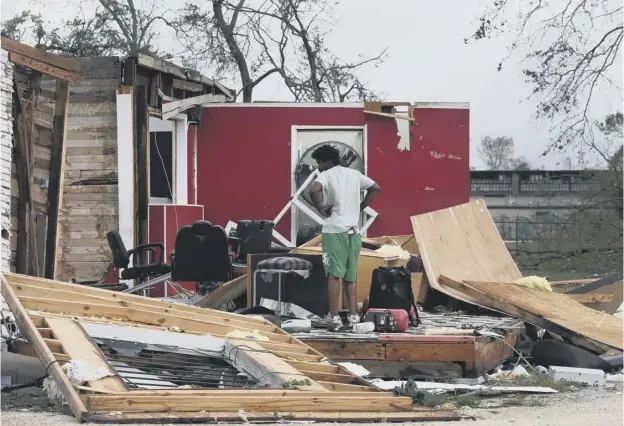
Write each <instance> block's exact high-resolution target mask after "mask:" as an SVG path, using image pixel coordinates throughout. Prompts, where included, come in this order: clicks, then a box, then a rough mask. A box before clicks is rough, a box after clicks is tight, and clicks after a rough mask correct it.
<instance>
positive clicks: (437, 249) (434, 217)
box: [411, 200, 624, 353]
mask: <svg viewBox="0 0 624 426" xmlns="http://www.w3.org/2000/svg"><path fill="white" fill-rule="evenodd" d="M411 220H412V226H413V229H414V235H415V237H416V241H417V243H418V247H419V249H420V254H421V256H422V261H423V265H424V267H425V272H426V275H427V278H428V281H429V284H430V285H431V287H433V288H434V289H436V290H439V291H441V292H443V293H445V294H448V295H449V296H452V297H454V298H456V299H459V300H463V301H465V302H469V303H472V304H475V305H478V306H482V307H486V308H489V309H492V310H495V311H499V312H503V313H506V314H509V315H511V316H514V317H516V318H521V319H523V320H525V321H527V322H529V323H532V324H534V325H536V326H538V327H541V328H544V329H547V330H549V331H552V332H553V333H556V334H558V335H560V336H562V337H564V338H565V339H567V340H568V341H570V342H572V343H574V344H575V345H577V346H580V347H583V348H585V349H588V350H590V351H592V352H594V353H604V352H606V350H608V348H609V347H611V348H615V349H619V350H621V349H622V347H623V345H622V340H623V339H622V336H623V334H624V329H623V327H622V321H621V320H619V319H618V318H615V317H614V316H613V315H610V314H608V313H604V312H598V311H595V310H593V309H590V308H588V307H585V306H583V305H582V304H580V303H578V302H577V301H575V300H572V298H570V297H568V296H566V295H561V294H556V293H552V292H548V291H539V290H535V289H532V288H528V287H524V286H521V285H517V284H515V281H516V280H518V279H520V278H522V274H521V273H520V271H519V270H518V267H517V266H516V264H515V262H514V260H513V258H512V257H511V254H510V253H509V251H508V250H507V246H506V245H505V242H504V241H503V240H502V239H501V237H500V235H499V233H498V230H497V229H496V225H495V224H494V222H493V221H492V218H491V216H490V213H489V212H488V209H487V207H486V205H485V202H484V201H483V200H476V201H472V202H470V203H466V204H461V205H459V206H455V207H451V208H448V209H443V210H438V211H435V212H431V213H425V214H421V215H418V216H413V217H412V218H411Z"/></svg>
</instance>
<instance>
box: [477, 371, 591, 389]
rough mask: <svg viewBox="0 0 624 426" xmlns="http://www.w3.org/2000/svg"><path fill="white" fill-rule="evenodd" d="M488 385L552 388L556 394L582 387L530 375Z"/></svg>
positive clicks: (575, 383) (492, 382) (574, 383)
mask: <svg viewBox="0 0 624 426" xmlns="http://www.w3.org/2000/svg"><path fill="white" fill-rule="evenodd" d="M488 384H492V385H500V386H541V387H546V388H552V389H554V390H556V391H558V392H573V391H576V390H578V389H579V388H580V387H582V384H580V383H577V382H572V381H570V380H553V379H551V378H550V377H549V376H546V375H537V374H532V375H530V376H510V377H508V378H505V379H498V380H492V381H491V382H489V383H488Z"/></svg>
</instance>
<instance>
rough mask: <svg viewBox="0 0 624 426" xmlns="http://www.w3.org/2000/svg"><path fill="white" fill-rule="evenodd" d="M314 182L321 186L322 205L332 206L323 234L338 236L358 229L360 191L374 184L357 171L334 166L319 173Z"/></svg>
mask: <svg viewBox="0 0 624 426" xmlns="http://www.w3.org/2000/svg"><path fill="white" fill-rule="evenodd" d="M316 181H317V182H318V183H320V184H321V185H323V203H324V205H326V206H332V213H331V216H330V217H328V218H325V223H324V224H323V233H326V234H338V233H340V232H347V231H348V230H349V229H351V228H354V229H356V230H357V229H358V224H359V221H360V202H361V195H362V191H365V190H367V189H368V188H370V187H371V186H373V185H374V184H375V182H374V181H373V180H372V179H370V178H369V177H367V176H364V175H363V174H362V173H360V172H359V171H357V170H354V169H349V168H347V167H342V166H334V167H332V168H331V169H329V170H326V171H324V172H321V174H320V175H319V176H318V177H317V178H316Z"/></svg>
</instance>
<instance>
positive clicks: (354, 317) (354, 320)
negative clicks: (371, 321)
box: [349, 314, 360, 326]
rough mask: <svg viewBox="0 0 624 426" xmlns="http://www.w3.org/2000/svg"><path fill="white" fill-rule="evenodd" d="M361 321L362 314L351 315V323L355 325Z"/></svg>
mask: <svg viewBox="0 0 624 426" xmlns="http://www.w3.org/2000/svg"><path fill="white" fill-rule="evenodd" d="M359 322H360V316H359V315H358V314H351V315H349V325H350V326H354V325H355V324H357V323H359Z"/></svg>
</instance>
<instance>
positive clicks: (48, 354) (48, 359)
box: [0, 275, 87, 422]
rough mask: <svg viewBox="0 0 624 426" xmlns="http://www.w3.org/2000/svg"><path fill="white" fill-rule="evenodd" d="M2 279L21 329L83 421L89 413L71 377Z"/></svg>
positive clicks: (4, 291) (79, 418)
mask: <svg viewBox="0 0 624 426" xmlns="http://www.w3.org/2000/svg"><path fill="white" fill-rule="evenodd" d="M0 280H1V281H2V283H1V284H2V295H3V296H4V299H5V301H6V303H7V305H8V306H9V309H11V312H12V313H13V315H14V316H15V322H16V323H17V325H18V326H19V328H20V331H21V332H22V333H24V335H25V336H26V337H27V338H28V340H29V341H30V342H31V343H32V345H33V347H34V349H35V353H36V354H37V357H38V358H39V360H40V361H41V362H42V363H43V364H44V366H46V370H47V373H48V374H49V375H51V376H52V378H53V379H54V380H55V382H56V384H57V386H58V388H59V390H60V392H61V394H62V395H63V396H64V397H65V399H66V400H67V403H68V404H69V407H70V408H71V410H72V413H73V414H74V416H75V417H76V419H77V420H78V421H79V422H82V421H83V420H84V418H85V417H86V415H87V409H86V408H85V406H84V404H83V403H82V401H81V400H80V398H79V397H78V393H77V392H76V391H75V390H74V388H73V386H72V384H71V383H70V382H69V379H68V378H67V376H66V375H65V373H64V372H63V370H61V367H60V366H59V365H58V362H56V361H57V359H56V357H55V355H54V354H53V353H52V351H50V349H49V348H48V346H47V345H46V343H45V342H44V341H43V337H41V335H40V334H39V332H38V331H37V328H36V327H35V324H33V322H32V320H31V319H30V317H29V316H28V314H27V313H26V310H25V309H24V306H22V304H21V303H20V301H19V299H18V297H17V295H16V294H15V292H14V291H13V289H12V288H11V286H10V285H9V283H8V281H7V280H6V278H5V276H4V275H0Z"/></svg>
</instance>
